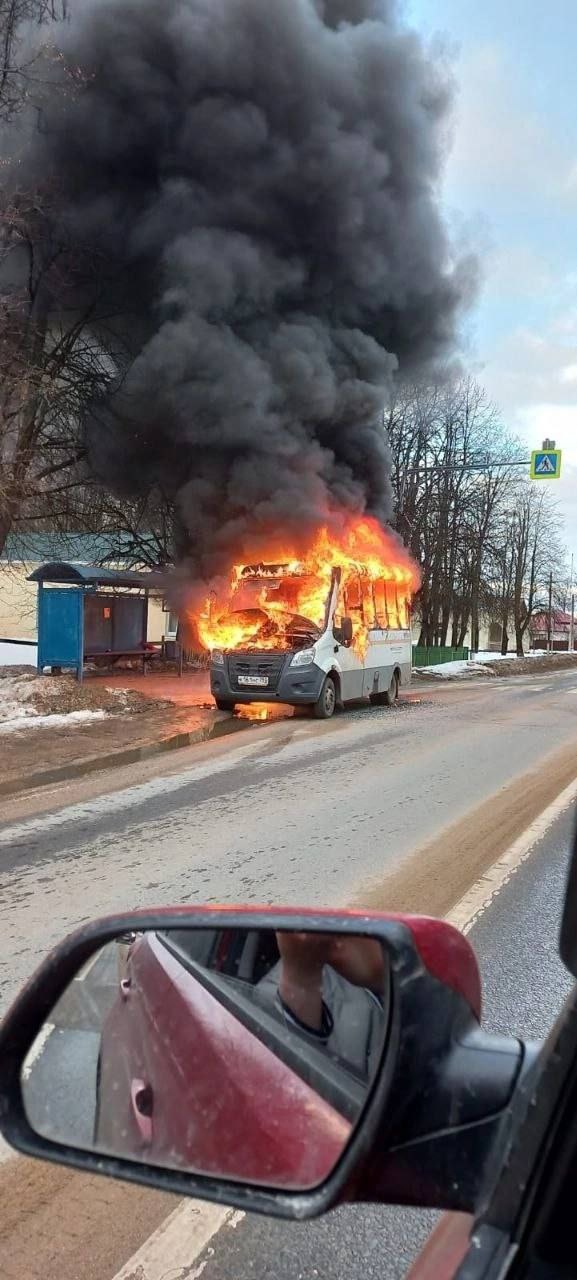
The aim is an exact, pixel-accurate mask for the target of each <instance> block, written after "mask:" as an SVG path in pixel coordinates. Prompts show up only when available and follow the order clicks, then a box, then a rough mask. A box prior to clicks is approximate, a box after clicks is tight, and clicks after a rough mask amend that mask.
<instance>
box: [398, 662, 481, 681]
mask: <svg viewBox="0 0 577 1280" xmlns="http://www.w3.org/2000/svg"><path fill="white" fill-rule="evenodd" d="M487 661H488V659H487ZM415 670H416V671H418V672H419V673H420V674H421V675H423V676H428V675H432V676H437V677H440V678H441V679H443V678H444V679H445V680H449V679H451V680H453V679H454V678H455V676H474V675H479V676H488V675H489V672H488V671H486V670H485V666H484V664H483V663H482V662H477V661H475V662H471V661H469V662H465V661H459V662H440V663H438V664H437V665H436V666H434V667H415Z"/></svg>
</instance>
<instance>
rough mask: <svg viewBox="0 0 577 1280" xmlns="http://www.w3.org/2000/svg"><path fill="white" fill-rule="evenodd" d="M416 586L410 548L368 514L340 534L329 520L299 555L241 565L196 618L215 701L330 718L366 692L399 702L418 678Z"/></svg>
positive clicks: (228, 706)
mask: <svg viewBox="0 0 577 1280" xmlns="http://www.w3.org/2000/svg"><path fill="white" fill-rule="evenodd" d="M289 550H290V549H289ZM417 586H418V570H417V567H416V565H415V564H414V563H413V561H412V560H411V558H410V556H409V554H408V552H407V551H406V549H405V548H404V547H403V546H402V545H401V544H400V543H399V542H398V540H397V539H396V537H395V536H394V535H393V534H392V533H390V532H386V531H385V530H383V529H382V528H381V526H380V525H379V524H378V523H377V521H374V520H372V519H369V518H368V517H365V518H364V519H363V520H362V521H358V522H356V523H354V524H351V525H349V527H348V528H347V529H346V530H345V532H342V531H341V532H340V536H335V534H334V532H333V531H330V530H329V528H322V529H321V530H320V531H319V532H318V533H317V535H316V537H315V539H314V541H313V542H312V544H311V546H310V547H309V548H308V549H307V550H306V551H305V552H304V553H303V552H302V551H301V552H300V554H299V555H298V556H292V555H290V554H284V555H280V556H279V555H278V553H277V554H276V555H274V558H273V557H271V558H270V559H269V558H268V557H267V559H266V560H265V559H263V560H261V561H258V562H251V563H245V564H237V565H235V566H233V569H232V571H231V575H230V579H229V580H228V582H227V584H226V587H224V588H223V586H222V583H220V584H219V586H218V588H215V589H214V590H212V591H210V592H209V594H208V596H207V598H206V600H205V602H204V606H203V608H202V610H201V611H200V612H199V613H198V615H197V616H196V617H195V619H194V623H195V628H196V632H197V635H198V637H199V639H200V641H201V643H202V645H203V646H204V648H206V649H208V650H209V651H210V687H211V692H212V695H213V697H214V700H215V702H216V705H217V707H218V708H219V710H221V711H232V710H234V708H235V706H236V705H237V704H246V703H251V702H281V703H288V704H289V705H291V706H309V707H311V709H312V710H313V712H314V714H315V716H317V717H318V718H320V719H327V718H329V717H330V716H332V715H333V713H334V711H335V709H336V707H337V706H343V705H344V704H345V703H347V702H352V701H356V700H359V699H370V701H371V702H373V703H376V704H382V705H385V706H390V705H392V704H393V703H394V702H395V701H396V699H397V696H398V691H399V687H400V686H401V685H407V684H408V683H409V681H410V678H411V620H410V607H411V598H412V595H413V593H414V591H415V590H416V588H417Z"/></svg>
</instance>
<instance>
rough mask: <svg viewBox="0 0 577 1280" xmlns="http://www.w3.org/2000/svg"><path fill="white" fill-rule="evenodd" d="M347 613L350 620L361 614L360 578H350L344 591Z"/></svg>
mask: <svg viewBox="0 0 577 1280" xmlns="http://www.w3.org/2000/svg"><path fill="white" fill-rule="evenodd" d="M344 597H345V612H346V615H347V617H348V618H351V617H354V615H355V614H357V615H358V614H359V613H360V612H361V609H362V597H361V580H360V578H359V577H358V576H356V575H355V577H351V578H349V581H348V582H347V585H346V587H345V591H344Z"/></svg>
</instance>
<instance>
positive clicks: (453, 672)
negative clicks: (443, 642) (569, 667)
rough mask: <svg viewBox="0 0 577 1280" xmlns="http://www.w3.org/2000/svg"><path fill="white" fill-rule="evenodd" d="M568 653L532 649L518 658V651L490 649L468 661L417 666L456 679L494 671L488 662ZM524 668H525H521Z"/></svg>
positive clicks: (427, 671)
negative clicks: (491, 650)
mask: <svg viewBox="0 0 577 1280" xmlns="http://www.w3.org/2000/svg"><path fill="white" fill-rule="evenodd" d="M567 656H568V655H567V653H565V654H563V653H558V654H555V653H548V652H547V650H546V649H530V650H529V652H528V653H525V654H524V655H523V657H522V658H518V657H517V654H516V653H491V652H490V651H489V650H488V649H487V650H483V651H481V652H479V653H475V654H474V655H473V657H472V658H469V660H468V661H465V660H460V661H458V662H439V663H436V664H435V666H432V667H415V671H418V672H419V674H420V675H423V676H428V675H432V676H436V677H437V678H438V679H441V680H443V679H445V680H454V679H455V677H457V678H458V677H463V678H464V677H466V676H488V675H491V674H492V673H491V672H490V671H487V670H486V667H487V666H488V664H490V665H491V666H493V665H494V664H495V663H496V662H509V663H511V662H513V663H514V662H524V661H525V659H527V658H549V659H555V658H556V657H559V658H562V657H565V658H566V657H567ZM521 670H523V668H521Z"/></svg>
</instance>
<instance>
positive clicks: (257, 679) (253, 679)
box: [238, 676, 268, 689]
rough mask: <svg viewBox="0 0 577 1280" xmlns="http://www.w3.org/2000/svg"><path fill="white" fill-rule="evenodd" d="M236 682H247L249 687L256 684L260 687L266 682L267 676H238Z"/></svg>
mask: <svg viewBox="0 0 577 1280" xmlns="http://www.w3.org/2000/svg"><path fill="white" fill-rule="evenodd" d="M238 683H239V684H249V685H251V687H254V685H258V687H259V689H262V688H263V686H264V685H267V684H268V676H239V677H238Z"/></svg>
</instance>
